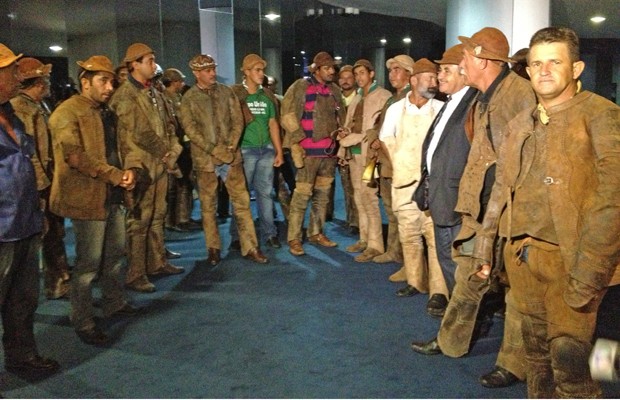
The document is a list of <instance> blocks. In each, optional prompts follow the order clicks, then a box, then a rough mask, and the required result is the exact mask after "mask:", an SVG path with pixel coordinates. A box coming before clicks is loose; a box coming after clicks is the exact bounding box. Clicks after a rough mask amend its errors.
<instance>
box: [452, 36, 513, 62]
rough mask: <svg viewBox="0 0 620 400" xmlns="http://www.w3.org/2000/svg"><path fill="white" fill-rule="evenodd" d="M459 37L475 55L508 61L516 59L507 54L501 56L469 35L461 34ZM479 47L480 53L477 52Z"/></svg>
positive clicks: (487, 58) (486, 58)
mask: <svg viewBox="0 0 620 400" xmlns="http://www.w3.org/2000/svg"><path fill="white" fill-rule="evenodd" d="M458 38H459V40H460V41H461V43H463V44H464V45H465V48H467V49H468V50H470V51H471V52H472V53H474V57H477V58H483V59H485V60H496V61H504V62H508V63H512V62H514V60H512V59H511V58H510V57H507V56H506V57H503V56H500V55H498V54H495V53H492V52H490V51H488V50H486V49H485V48H484V47H482V46H479V45H478V43H475V42H474V41H473V40H471V38H468V37H467V36H459V37H458ZM477 47H480V52H479V53H478V54H476V51H475V49H476V48H477Z"/></svg>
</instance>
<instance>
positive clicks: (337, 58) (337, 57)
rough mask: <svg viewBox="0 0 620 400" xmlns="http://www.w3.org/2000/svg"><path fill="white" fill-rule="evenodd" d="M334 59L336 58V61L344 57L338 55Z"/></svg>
mask: <svg viewBox="0 0 620 400" xmlns="http://www.w3.org/2000/svg"><path fill="white" fill-rule="evenodd" d="M334 60H336V61H340V60H342V57H340V56H336V57H334Z"/></svg>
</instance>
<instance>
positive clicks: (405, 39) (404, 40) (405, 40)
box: [403, 37, 411, 44]
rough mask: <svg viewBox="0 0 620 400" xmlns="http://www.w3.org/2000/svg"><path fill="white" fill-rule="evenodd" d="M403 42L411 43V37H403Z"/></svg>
mask: <svg viewBox="0 0 620 400" xmlns="http://www.w3.org/2000/svg"><path fill="white" fill-rule="evenodd" d="M403 43H405V44H409V43H411V38H408V37H406V38H404V39H403Z"/></svg>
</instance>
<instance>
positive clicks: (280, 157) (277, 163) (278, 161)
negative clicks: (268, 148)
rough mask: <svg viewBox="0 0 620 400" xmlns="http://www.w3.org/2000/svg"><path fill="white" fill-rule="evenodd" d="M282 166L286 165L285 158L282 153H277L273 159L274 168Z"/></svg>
mask: <svg viewBox="0 0 620 400" xmlns="http://www.w3.org/2000/svg"><path fill="white" fill-rule="evenodd" d="M282 164H284V156H283V155H282V153H276V156H275V158H274V159H273V166H274V167H276V168H277V167H279V166H280V165H282Z"/></svg>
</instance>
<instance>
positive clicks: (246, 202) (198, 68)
mask: <svg viewBox="0 0 620 400" xmlns="http://www.w3.org/2000/svg"><path fill="white" fill-rule="evenodd" d="M189 67H190V68H191V69H192V73H193V74H194V77H195V78H196V84H195V85H194V86H192V87H191V88H190V89H189V90H188V91H187V92H186V93H185V94H184V95H183V99H182V100H181V108H180V117H181V124H182V126H183V129H184V130H185V133H186V134H187V136H188V137H189V139H190V141H191V149H192V151H191V153H192V160H193V163H194V170H195V171H196V178H197V184H198V191H199V195H200V207H201V211H202V226H203V229H204V231H205V241H206V245H207V251H208V258H207V263H208V264H210V265H217V264H218V263H219V262H220V253H221V248H222V241H221V239H220V233H219V230H218V226H217V220H216V216H215V212H216V203H217V184H218V178H220V179H221V180H222V182H224V185H225V186H226V190H227V191H228V194H229V195H230V199H231V201H232V204H233V213H234V216H235V219H236V222H237V227H238V230H239V239H240V245H241V254H242V255H243V256H244V257H246V258H248V259H250V260H252V261H254V262H256V263H259V264H265V263H267V262H268V261H269V260H268V259H267V257H265V255H264V254H263V253H262V252H261V250H260V248H259V247H258V240H257V238H256V231H255V229H254V221H253V220H252V212H251V210H250V195H249V193H248V189H247V185H246V183H245V175H244V173H243V159H242V157H241V150H240V149H239V141H240V139H241V134H242V132H243V122H244V121H243V114H242V111H241V104H240V103H239V99H238V98H237V96H235V94H234V92H233V91H232V89H231V88H229V87H228V86H226V85H223V84H221V83H219V82H217V70H216V67H217V64H216V63H215V60H214V59H213V57H211V56H209V55H205V54H199V55H197V56H195V57H194V58H192V59H191V60H190V62H189ZM269 187H271V184H270V185H269ZM269 211H270V212H272V211H273V210H272V209H270V210H269Z"/></svg>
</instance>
